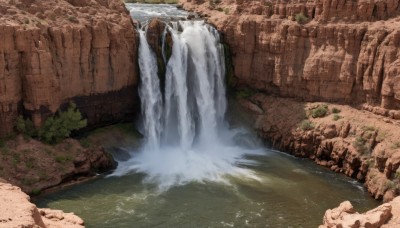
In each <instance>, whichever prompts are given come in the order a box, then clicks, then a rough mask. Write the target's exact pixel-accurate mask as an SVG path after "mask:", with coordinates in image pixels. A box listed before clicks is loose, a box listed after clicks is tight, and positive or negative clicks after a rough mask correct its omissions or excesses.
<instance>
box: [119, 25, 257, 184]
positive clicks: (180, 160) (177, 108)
mask: <svg viewBox="0 0 400 228" xmlns="http://www.w3.org/2000/svg"><path fill="white" fill-rule="evenodd" d="M178 28H181V30H182V31H179V29H178ZM167 29H168V32H169V33H170V35H171V37H172V42H173V46H172V54H171V56H170V58H169V60H168V62H167V64H166V75H165V94H164V99H162V95H161V92H160V91H161V88H160V82H159V79H158V75H157V60H156V56H155V54H154V53H153V51H152V50H151V48H150V46H149V44H148V43H147V40H146V34H145V31H142V30H141V31H140V47H139V66H140V73H141V86H140V97H141V101H142V110H143V111H142V112H143V119H144V129H145V130H144V134H145V138H146V142H145V145H144V147H143V148H142V150H141V151H140V152H139V153H135V154H134V155H133V157H132V158H131V159H130V160H129V161H125V162H120V164H119V166H118V169H117V170H116V171H115V172H114V174H113V175H124V174H126V173H129V172H143V173H146V174H147V180H148V181H152V182H153V181H154V182H156V183H158V184H159V186H160V187H166V188H168V187H170V186H172V185H175V184H183V183H187V182H190V181H205V180H207V181H223V182H226V180H225V178H224V177H225V176H227V175H246V176H252V173H251V172H249V171H248V170H247V169H244V168H241V167H239V165H240V164H244V163H247V162H248V161H247V160H246V159H245V158H244V156H245V155H246V154H255V153H259V152H260V151H257V150H250V149H246V148H243V147H241V146H238V145H237V144H235V139H234V137H235V135H237V133H238V131H239V130H230V129H228V127H227V124H226V123H225V118H224V116H225V112H226V109H227V101H226V94H225V87H224V75H225V63H224V54H223V46H222V44H221V43H220V38H219V34H218V32H217V31H216V30H215V29H214V28H213V27H211V26H209V25H207V24H206V23H204V22H203V21H180V22H173V23H172V25H171V26H167ZM163 37H164V38H163V39H165V33H164V35H163ZM163 42H164V43H163V45H162V48H163V49H164V47H165V40H164V41H163ZM163 58H164V61H166V59H167V57H166V56H165V52H164V50H163Z"/></svg>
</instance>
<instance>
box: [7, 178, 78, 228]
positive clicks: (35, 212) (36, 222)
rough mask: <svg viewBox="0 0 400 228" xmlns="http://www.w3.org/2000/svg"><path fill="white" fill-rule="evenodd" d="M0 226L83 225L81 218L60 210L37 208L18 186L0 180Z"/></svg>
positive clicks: (48, 227)
mask: <svg viewBox="0 0 400 228" xmlns="http://www.w3.org/2000/svg"><path fill="white" fill-rule="evenodd" d="M0 204H1V207H0V227H4V228H6V227H7V228H15V227H42V228H46V227H47V228H52V227H53V228H56V227H69V228H80V227H84V222H83V220H82V219H81V218H79V217H78V216H76V215H74V214H73V213H64V212H63V211H60V210H51V209H48V208H43V209H41V208H37V207H36V206H35V205H34V204H32V203H31V202H30V198H29V196H28V195H26V194H25V193H23V192H22V191H21V189H20V188H18V187H16V186H13V185H11V184H8V183H2V182H1V180H0Z"/></svg>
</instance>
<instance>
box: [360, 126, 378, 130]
mask: <svg viewBox="0 0 400 228" xmlns="http://www.w3.org/2000/svg"><path fill="white" fill-rule="evenodd" d="M361 129H362V130H364V131H376V130H377V129H376V127H373V126H363V127H362V128H361Z"/></svg>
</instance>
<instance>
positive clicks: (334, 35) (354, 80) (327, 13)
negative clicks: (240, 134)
mask: <svg viewBox="0 0 400 228" xmlns="http://www.w3.org/2000/svg"><path fill="white" fill-rule="evenodd" d="M213 2H214V4H212V3H213ZM217 2H218V1H204V3H198V2H197V1H191V2H189V1H188V2H183V3H184V4H183V6H184V8H186V9H189V10H193V11H196V12H198V13H200V14H202V15H206V16H208V17H209V19H208V21H209V22H210V23H212V24H215V25H216V26H217V28H218V29H219V30H220V31H221V32H222V33H223V37H224V41H225V42H226V43H227V44H228V45H229V46H230V48H231V53H232V58H233V67H234V74H235V76H236V77H237V84H236V86H246V87H250V88H253V89H256V90H259V91H264V92H267V93H273V94H277V95H280V96H285V97H287V96H289V97H296V98H301V99H303V100H307V101H335V102H346V103H354V104H359V103H364V102H366V103H368V104H370V105H373V106H381V107H382V108H385V109H399V108H400V84H399V83H400V74H399V72H400V65H399V57H400V22H399V18H400V17H399V14H400V6H399V2H398V1H395V0H391V1H382V0H372V1H364V0H357V1H353V0H351V1H348V0H343V1H334V0H323V1H322V0H321V1H320V0H315V1H306V0H286V1H268V0H267V1H250V0H237V1H236V2H235V3H233V1H228V0H223V1H222V2H221V3H217ZM210 3H211V4H210ZM218 9H223V11H224V12H225V13H224V12H219V11H221V10H218ZM300 13H302V14H303V15H305V16H306V17H307V19H306V20H305V21H304V23H305V24H303V23H297V22H296V20H295V19H296V15H299V14H300ZM306 22H308V23H306Z"/></svg>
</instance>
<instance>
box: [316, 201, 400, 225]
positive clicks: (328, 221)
mask: <svg viewBox="0 0 400 228" xmlns="http://www.w3.org/2000/svg"><path fill="white" fill-rule="evenodd" d="M334 227H352V228H361V227H369V228H379V227H382V228H384V227H386V228H396V227H400V197H397V198H395V199H394V200H393V201H391V202H390V203H385V204H382V205H380V206H379V207H377V208H375V209H372V210H370V211H367V212H365V213H363V214H359V213H357V212H356V211H355V209H354V208H353V205H351V203H350V202H349V201H345V202H343V203H341V204H340V205H339V207H337V208H334V209H329V210H327V211H326V212H325V216H324V219H323V225H321V226H319V228H334Z"/></svg>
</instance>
